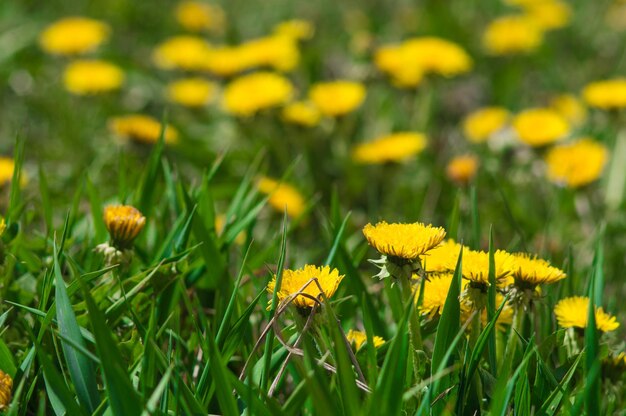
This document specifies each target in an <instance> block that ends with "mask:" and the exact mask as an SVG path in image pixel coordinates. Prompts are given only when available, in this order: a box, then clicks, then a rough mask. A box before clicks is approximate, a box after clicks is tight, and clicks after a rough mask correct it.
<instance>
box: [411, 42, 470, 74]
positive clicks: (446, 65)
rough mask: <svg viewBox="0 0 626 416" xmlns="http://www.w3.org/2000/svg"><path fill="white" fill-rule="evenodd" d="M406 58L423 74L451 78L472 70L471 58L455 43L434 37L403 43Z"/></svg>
mask: <svg viewBox="0 0 626 416" xmlns="http://www.w3.org/2000/svg"><path fill="white" fill-rule="evenodd" d="M403 47H404V48H405V53H406V54H407V55H408V56H413V59H415V60H416V65H417V66H418V67H419V68H421V69H422V70H423V71H424V72H425V73H433V74H438V75H443V76H445V77H452V76H455V75H459V74H463V73H466V72H468V71H469V70H471V69H472V65H473V62H472V58H470V56H469V55H468V54H467V52H465V50H464V49H463V48H461V47H460V46H459V45H457V44H456V43H453V42H450V41H449V40H446V39H441V38H436V37H420V38H413V39H408V40H406V41H404V43H403Z"/></svg>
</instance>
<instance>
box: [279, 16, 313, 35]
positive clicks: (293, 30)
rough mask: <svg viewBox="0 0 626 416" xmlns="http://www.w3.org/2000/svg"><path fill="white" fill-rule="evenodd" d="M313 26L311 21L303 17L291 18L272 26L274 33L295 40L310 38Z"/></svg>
mask: <svg viewBox="0 0 626 416" xmlns="http://www.w3.org/2000/svg"><path fill="white" fill-rule="evenodd" d="M313 33H315V28H314V27H313V25H312V24H311V22H309V21H307V20H303V19H292V20H287V21H284V22H281V23H279V24H277V25H276V26H274V34H276V35H279V36H286V37H288V38H291V39H295V40H305V39H311V38H312V37H313Z"/></svg>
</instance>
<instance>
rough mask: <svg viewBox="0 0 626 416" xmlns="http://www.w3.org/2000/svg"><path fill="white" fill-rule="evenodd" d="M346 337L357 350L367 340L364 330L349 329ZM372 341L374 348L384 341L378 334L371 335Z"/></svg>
mask: <svg viewBox="0 0 626 416" xmlns="http://www.w3.org/2000/svg"><path fill="white" fill-rule="evenodd" d="M346 339H347V340H348V342H349V343H350V344H354V349H355V350H356V351H358V350H360V349H361V347H362V346H363V344H365V343H366V342H367V334H366V333H365V332H361V331H355V330H353V329H351V330H349V331H348V333H347V334H346ZM372 342H373V343H374V348H378V347H380V346H381V345H383V344H384V343H385V340H384V339H382V337H379V336H378V335H374V336H373V337H372Z"/></svg>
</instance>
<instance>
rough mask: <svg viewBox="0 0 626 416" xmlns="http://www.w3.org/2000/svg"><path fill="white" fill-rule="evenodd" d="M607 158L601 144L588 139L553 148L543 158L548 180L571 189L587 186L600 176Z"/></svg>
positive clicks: (606, 152) (606, 151) (605, 149)
mask: <svg viewBox="0 0 626 416" xmlns="http://www.w3.org/2000/svg"><path fill="white" fill-rule="evenodd" d="M608 156H609V152H608V150H607V148H606V147H605V146H604V145H603V144H601V143H598V142H596V141H595V140H593V139H591V138H588V137H586V138H582V139H579V140H578V141H576V142H573V143H568V144H563V145H560V146H556V147H553V148H552V149H550V150H549V151H548V152H547V154H546V156H545V161H546V165H547V168H548V171H547V174H548V178H549V179H550V180H551V181H552V182H555V183H558V184H565V185H567V186H569V187H571V188H577V187H579V186H583V185H587V184H589V183H591V182H593V181H595V180H596V179H598V178H599V177H600V175H602V170H603V169H604V166H605V165H606V162H607V159H608Z"/></svg>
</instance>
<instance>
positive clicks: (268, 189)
mask: <svg viewBox="0 0 626 416" xmlns="http://www.w3.org/2000/svg"><path fill="white" fill-rule="evenodd" d="M256 185H257V189H258V190H259V192H261V193H263V194H266V195H269V199H268V201H267V202H268V203H269V204H270V205H271V206H272V207H273V208H274V209H275V210H276V211H278V212H280V213H282V212H284V211H285V210H287V215H289V216H290V217H291V218H297V217H299V216H301V215H302V214H303V213H304V209H305V207H306V203H305V200H304V198H303V197H302V195H301V194H300V192H299V191H298V190H297V189H296V188H294V187H293V186H291V185H288V184H286V183H281V182H278V181H276V180H275V179H272V178H268V177H266V176H262V177H260V178H259V179H258V180H257V184H256Z"/></svg>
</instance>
